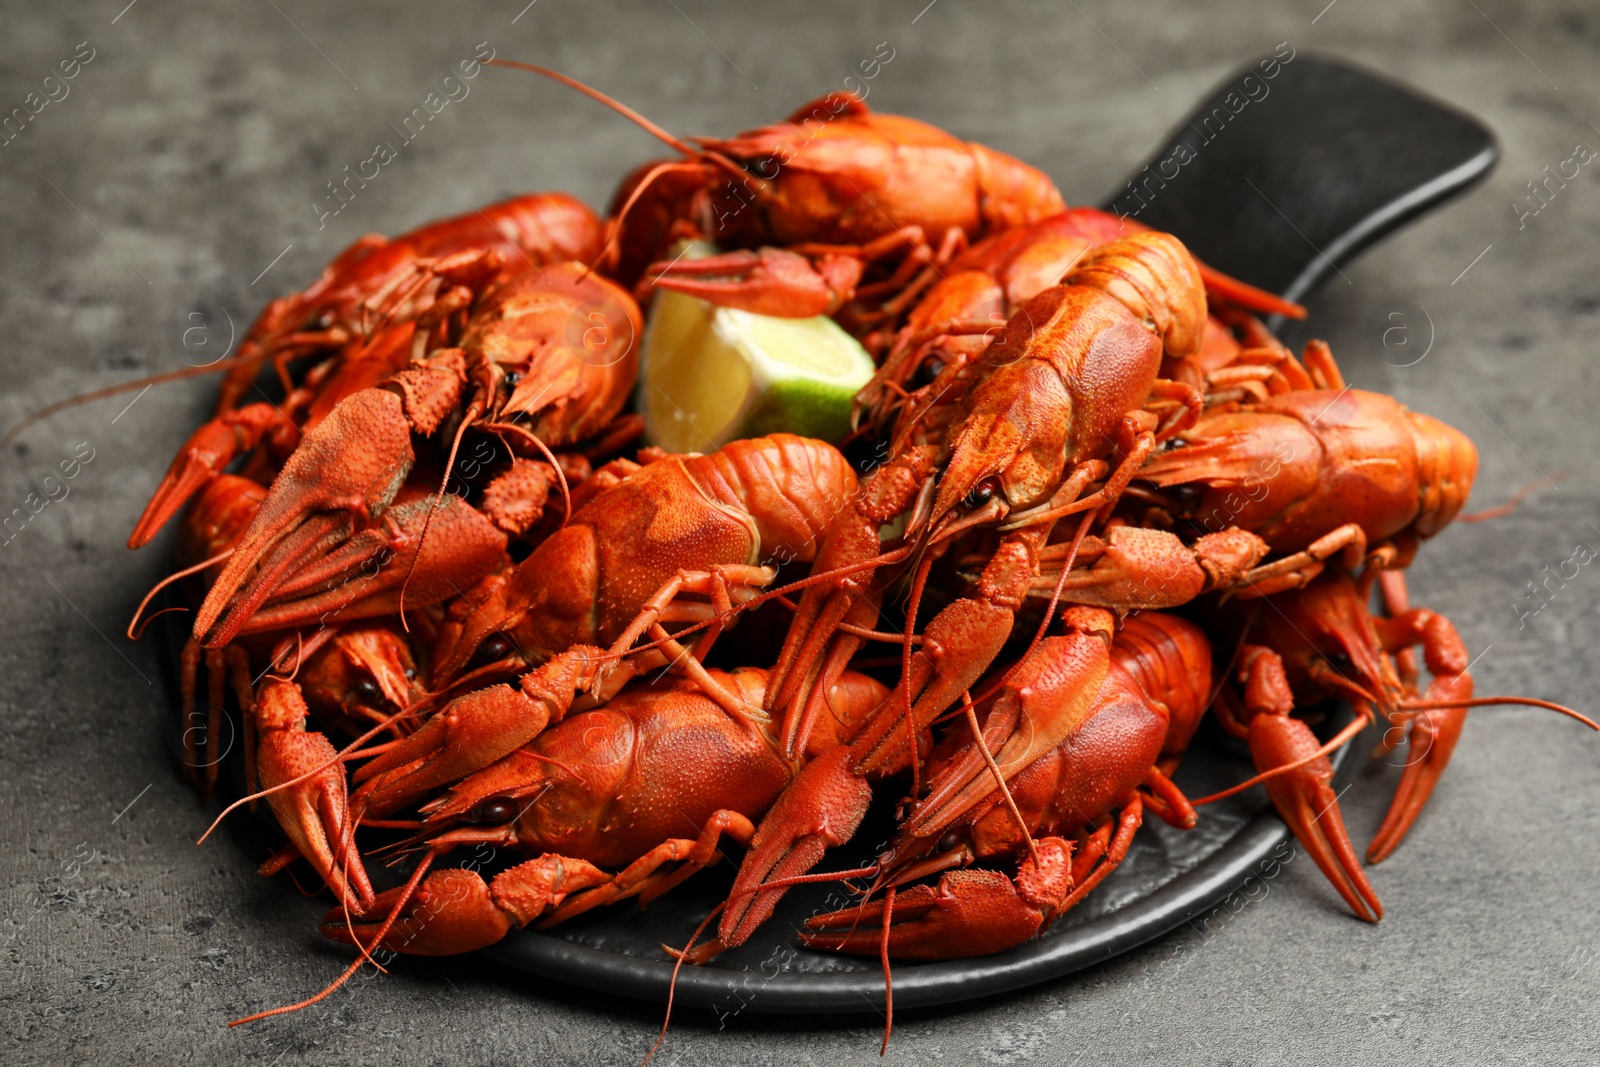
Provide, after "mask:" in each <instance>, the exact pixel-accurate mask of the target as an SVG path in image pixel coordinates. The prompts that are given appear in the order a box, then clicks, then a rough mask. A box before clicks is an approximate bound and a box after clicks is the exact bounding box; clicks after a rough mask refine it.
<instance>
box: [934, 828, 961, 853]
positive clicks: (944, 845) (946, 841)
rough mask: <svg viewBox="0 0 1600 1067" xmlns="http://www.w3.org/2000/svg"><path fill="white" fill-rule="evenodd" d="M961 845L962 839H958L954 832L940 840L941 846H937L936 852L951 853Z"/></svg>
mask: <svg viewBox="0 0 1600 1067" xmlns="http://www.w3.org/2000/svg"><path fill="white" fill-rule="evenodd" d="M960 843H961V841H960V839H959V838H957V837H956V835H955V831H954V830H952V831H950V832H949V833H947V834H945V835H944V836H943V837H941V838H939V844H938V845H937V846H936V848H935V851H938V852H949V851H951V850H952V849H954V848H955V847H956V846H957V845H959V844H960Z"/></svg>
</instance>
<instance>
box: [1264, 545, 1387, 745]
mask: <svg viewBox="0 0 1600 1067" xmlns="http://www.w3.org/2000/svg"><path fill="white" fill-rule="evenodd" d="M1270 599H1271V600H1272V603H1273V605H1274V606H1275V607H1276V608H1277V609H1278V610H1277V611H1274V612H1271V613H1263V614H1262V616H1261V633H1262V635H1263V636H1264V637H1265V641H1264V643H1265V644H1266V645H1267V646H1268V647H1270V648H1272V649H1273V650H1274V651H1276V652H1277V653H1278V654H1279V655H1280V656H1282V658H1283V661H1284V666H1285V667H1286V668H1287V669H1288V671H1289V672H1290V681H1291V682H1292V683H1294V684H1296V685H1298V684H1300V683H1301V682H1304V681H1310V682H1312V683H1314V684H1317V685H1320V686H1321V687H1322V688H1324V689H1329V690H1332V691H1334V692H1338V693H1341V694H1342V695H1344V696H1347V697H1355V698H1356V699H1358V700H1359V699H1369V700H1372V701H1373V702H1374V703H1376V704H1377V705H1378V707H1379V710H1381V711H1383V712H1384V713H1388V712H1390V711H1393V710H1394V703H1395V701H1396V700H1398V699H1399V698H1400V697H1401V696H1403V695H1404V693H1403V687H1402V686H1401V684H1400V680H1399V678H1398V676H1397V675H1396V674H1395V669H1394V664H1393V662H1392V661H1391V660H1390V658H1389V656H1388V655H1387V654H1386V653H1385V652H1384V651H1383V646H1382V644H1381V643H1380V641H1379V638H1378V631H1377V627H1376V625H1375V624H1374V622H1373V618H1372V611H1371V609H1370V608H1369V607H1368V605H1367V600H1366V597H1365V596H1364V595H1363V593H1362V592H1361V591H1360V590H1359V589H1358V588H1357V586H1356V583H1355V581H1354V580H1353V579H1351V577H1350V574H1349V572H1347V571H1345V570H1344V569H1343V568H1341V567H1329V568H1328V569H1326V570H1325V571H1323V572H1322V573H1321V574H1320V575H1318V576H1317V577H1316V578H1315V579H1313V580H1312V581H1311V583H1310V584H1308V585H1307V586H1305V588H1303V589H1297V590H1294V591H1292V592H1289V593H1281V594H1279V595H1277V596H1274V597H1272V598H1270Z"/></svg>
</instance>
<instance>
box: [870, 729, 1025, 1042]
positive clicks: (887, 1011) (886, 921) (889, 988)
mask: <svg viewBox="0 0 1600 1067" xmlns="http://www.w3.org/2000/svg"><path fill="white" fill-rule="evenodd" d="M979 744H982V741H980V742H979ZM1002 788H1004V787H1003V786H1002ZM1028 845H1029V847H1030V848H1031V847H1032V846H1033V839H1032V838H1031V837H1030V838H1029V839H1028ZM893 922H894V886H893V885H891V886H889V888H888V889H887V890H885V891H884V894H883V934H882V936H881V937H880V938H879V941H878V959H879V960H880V961H881V962H882V963H883V1044H882V1045H881V1046H879V1048H878V1055H879V1056H880V1057H882V1056H887V1055H888V1054H889V1035H890V1034H893V1033H894V976H893V972H892V969H891V968H890V966H889V926H890V924H891V923H893Z"/></svg>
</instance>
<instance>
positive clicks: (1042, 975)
mask: <svg viewBox="0 0 1600 1067" xmlns="http://www.w3.org/2000/svg"><path fill="white" fill-rule="evenodd" d="M1349 716H1350V712H1349V709H1348V708H1346V707H1343V706H1340V707H1339V708H1338V709H1337V710H1336V711H1335V713H1334V714H1332V715H1330V716H1329V717H1328V719H1327V720H1326V721H1325V722H1324V723H1322V724H1321V725H1320V726H1319V728H1318V731H1317V732H1318V733H1319V734H1322V735H1323V736H1329V734H1330V731H1332V730H1337V729H1338V728H1339V727H1341V726H1343V725H1344V724H1345V723H1347V722H1348V721H1349ZM1348 752H1349V746H1345V748H1344V749H1341V750H1340V751H1339V752H1338V753H1336V754H1335V756H1334V757H1333V759H1334V763H1335V766H1336V767H1337V768H1338V769H1339V770H1340V771H1343V770H1344V765H1345V763H1346V762H1347V761H1346V760H1345V759H1344V757H1345V756H1346V755H1347V754H1348ZM1254 773H1255V768H1254V766H1253V765H1252V764H1251V762H1250V758H1249V755H1248V753H1247V752H1246V751H1245V750H1244V747H1243V745H1242V744H1239V743H1237V742H1235V741H1233V740H1232V739H1231V738H1229V737H1227V736H1226V735H1224V734H1223V733H1222V732H1221V731H1220V730H1216V729H1214V728H1210V727H1209V726H1208V728H1206V729H1204V730H1202V731H1201V733H1200V735H1199V736H1198V737H1197V738H1196V739H1195V742H1194V744H1193V746H1191V748H1190V751H1189V754H1188V755H1187V756H1186V757H1185V758H1184V762H1183V765H1182V766H1181V767H1180V768H1179V771H1178V774H1177V781H1178V784H1179V785H1180V786H1181V787H1182V788H1183V789H1184V791H1185V792H1186V793H1187V794H1188V795H1189V796H1193V797H1199V796H1203V795H1206V794H1209V793H1211V792H1214V791H1216V790H1220V789H1224V788H1226V787H1227V786H1229V785H1232V784H1233V783H1235V782H1239V781H1241V780H1243V779H1245V778H1248V777H1249V776H1250V775H1252V774H1254ZM1264 794H1265V790H1263V789H1260V788H1257V789H1253V790H1249V791H1247V792H1245V793H1243V794H1239V795H1237V796H1234V797H1230V798H1228V799H1226V800H1223V801H1219V802H1217V803H1215V804H1211V805H1208V806H1207V807H1205V808H1202V809H1200V816H1201V817H1200V825H1199V826H1197V827H1195V829H1193V830H1189V831H1180V830H1174V829H1172V828H1171V827H1169V826H1167V825H1166V824H1165V823H1162V822H1160V821H1159V820H1157V819H1153V818H1150V819H1146V821H1145V823H1144V826H1143V827H1141V828H1140V830H1139V833H1138V835H1137V836H1136V837H1135V839H1134V843H1133V847H1132V848H1131V849H1130V850H1129V852H1128V856H1127V858H1126V859H1125V860H1124V861H1123V863H1122V865H1121V866H1120V867H1119V868H1118V869H1117V870H1116V871H1114V872H1113V873H1112V874H1111V875H1110V876H1109V877H1108V878H1107V879H1106V880H1105V881H1104V882H1102V883H1101V884H1100V886H1099V887H1098V888H1097V889H1096V890H1095V891H1094V892H1093V893H1091V894H1089V895H1088V896H1087V897H1086V898H1084V900H1083V902H1082V903H1081V904H1079V905H1078V906H1077V907H1076V908H1074V909H1073V910H1072V911H1070V912H1068V913H1067V914H1066V915H1065V916H1063V917H1062V918H1061V920H1060V921H1058V922H1057V923H1055V924H1054V925H1053V926H1051V927H1050V928H1049V929H1047V930H1045V931H1044V933H1043V934H1041V935H1040V936H1039V937H1038V938H1036V939H1034V940H1032V941H1029V942H1027V943H1026V944H1024V945H1021V946H1019V947H1017V948H1015V949H1012V950H1010V951H1008V952H1002V953H999V954H996V955H993V956H983V957H977V958H973V959H959V960H948V961H943V962H939V963H910V962H897V963H896V964H895V965H894V1002H895V1006H896V1007H902V1008H921V1007H928V1006H931V1005H938V1004H953V1003H956V1002H958V1001H962V1000H971V999H975V998H978V997H986V996H992V995H994V994H996V993H1004V992H1007V991H1009V990H1013V989H1020V988H1022V987H1024V986H1029V985H1033V984H1035V983H1038V982H1042V981H1046V980H1048V979H1051V978H1059V977H1060V976H1062V975H1065V974H1070V973H1071V972H1073V971H1076V970H1079V969H1080V968H1083V967H1088V966H1090V965H1092V964H1095V963H1100V962H1102V961H1104V960H1107V959H1110V958H1111V957H1112V956H1115V955H1117V954H1118V953H1120V952H1125V951H1127V950H1128V949H1130V948H1133V947H1134V946H1136V945H1141V944H1143V943H1144V942H1146V941H1150V940H1152V939H1153V938H1157V937H1160V936H1161V935H1162V934H1164V933H1166V932H1167V931H1169V930H1172V929H1173V928H1175V927H1177V926H1179V925H1181V924H1182V923H1184V922H1185V921H1186V920H1188V919H1190V918H1192V917H1194V916H1196V915H1200V914H1203V913H1205V912H1207V911H1209V910H1210V909H1211V908H1213V907H1215V906H1216V905H1217V904H1218V903H1220V902H1221V901H1222V900H1223V899H1224V898H1225V897H1227V896H1228V895H1229V894H1230V893H1232V892H1233V891H1234V890H1236V889H1238V888H1239V887H1240V886H1241V885H1243V884H1244V882H1245V880H1246V879H1247V878H1249V876H1250V875H1251V874H1252V873H1254V874H1257V875H1260V874H1261V873H1262V872H1263V870H1264V869H1266V868H1269V867H1270V866H1271V864H1272V862H1273V861H1274V858H1277V859H1282V858H1283V855H1284V853H1282V852H1281V851H1279V846H1280V845H1281V844H1282V843H1283V842H1285V841H1286V840H1288V838H1289V831H1288V828H1287V827H1286V826H1285V825H1284V823H1283V822H1282V820H1280V819H1279V818H1278V816H1277V814H1276V812H1274V811H1273V810H1272V807H1271V804H1270V803H1269V802H1268V801H1267V799H1266V798H1265V795H1264ZM882 800H883V798H882V797H881V796H880V803H877V804H874V806H873V814H870V815H869V816H868V818H867V821H866V822H865V823H864V824H863V825H862V827H861V829H860V831H859V832H858V833H857V835H856V838H855V841H854V842H852V843H851V844H850V845H848V846H846V847H844V848H841V849H838V850H836V851H835V852H834V853H832V854H830V857H829V860H828V861H827V864H826V865H827V866H829V867H831V868H832V869H834V870H846V869H849V868H852V867H855V866H858V865H861V864H866V863H870V862H871V861H872V859H873V857H874V856H876V855H877V852H878V848H879V847H881V845H882V844H883V843H885V842H887V840H888V839H889V836H890V834H891V833H892V832H893V825H892V823H891V822H890V821H889V819H888V815H887V813H886V811H885V809H887V808H889V807H891V805H889V804H886V803H882V802H881V801H882ZM737 861H738V857H737V856H733V857H730V862H729V863H725V864H722V865H720V866H719V867H718V868H713V869H712V870H709V871H706V872H704V873H702V874H700V875H697V876H696V877H695V878H694V879H692V880H690V881H689V882H687V883H685V884H684V885H682V886H680V887H679V888H678V889H676V890H674V891H673V892H672V893H670V894H668V895H667V896H665V897H663V898H661V899H660V900H658V901H656V902H655V903H654V904H652V905H651V906H650V908H649V909H648V910H646V911H640V910H638V909H636V908H632V907H626V906H623V907H618V908H614V909H612V910H610V911H604V912H602V913H599V914H593V913H591V915H588V916H580V917H579V918H577V919H574V920H573V921H571V922H569V923H567V924H564V925H563V926H559V927H556V928H554V929H552V930H549V931H545V932H535V931H531V930H523V931H514V932H513V933H512V934H511V935H510V936H508V937H507V938H506V939H505V940H504V941H502V942H501V943H500V944H498V945H496V946H494V947H493V948H490V949H486V950H485V951H484V953H483V954H484V955H485V956H487V957H489V958H490V959H492V960H494V961H496V962H497V963H501V964H504V965H505V966H507V967H511V968H513V969H515V970H519V971H524V972H526V973H528V974H530V975H535V976H538V977H540V978H546V979H550V980H553V981H560V982H566V983H570V984H572V985H577V986H583V987H585V988H589V989H595V990H600V991H603V992H607V993H616V994H621V995H624V996H630V997H638V998H641V999H646V1000H655V1001H661V1002H665V1000H666V998H667V990H668V986H669V984H670V982H671V979H672V969H673V961H672V960H671V959H670V958H669V957H668V956H667V955H666V953H665V952H663V951H662V948H661V946H662V945H663V944H668V945H673V946H675V947H682V946H684V945H685V944H687V942H688V940H689V938H690V936H691V935H692V934H693V933H694V932H695V929H696V927H698V926H699V925H700V923H701V921H702V920H704V919H705V917H706V916H707V915H708V914H710V912H711V909H712V908H713V907H715V906H716V905H717V904H718V903H720V902H721V901H722V900H723V899H724V898H725V897H726V895H727V891H728V887H729V886H730V884H731V882H732V875H733V870H734V869H735V867H736V864H737ZM1267 877H1271V875H1270V874H1268V875H1267ZM850 903H851V899H850V898H849V897H848V896H847V895H846V894H845V893H844V892H843V891H842V889H841V887H840V886H839V885H837V884H828V883H821V884H816V885H805V886H797V887H795V888H794V889H792V890H790V892H789V893H788V895H787V896H785V897H784V899H783V901H782V903H781V904H780V905H779V907H778V911H777V914H776V915H774V916H773V918H772V919H771V920H770V921H768V922H767V924H766V925H765V926H763V927H762V928H761V929H760V930H758V931H757V932H756V934H755V936H754V937H753V938H752V939H751V941H750V942H749V943H747V944H745V945H742V946H740V947H739V948H737V949H735V950H733V951H730V952H727V953H724V954H723V955H722V956H720V957H718V958H717V959H715V960H713V961H712V962H711V963H709V964H707V965H705V966H702V967H684V968H682V970H681V971H680V972H679V974H678V983H677V991H676V993H675V1003H678V1004H687V1005H694V1006H699V1007H709V1008H712V1009H715V1010H717V1011H736V1010H744V1009H749V1010H752V1011H760V1012H773V1013H783V1014H826V1013H845V1012H849V1013H855V1012H878V1011H881V1010H882V1005H883V972H882V970H881V968H880V967H879V964H878V961H877V960H876V959H875V958H867V957H857V956H843V955H839V954H836V953H832V952H819V951H813V950H810V949H806V948H802V947H800V945H799V939H798V937H797V932H798V930H799V929H800V928H801V924H802V923H803V922H804V920H805V919H807V918H808V917H810V916H812V915H816V914H819V913H821V912H824V911H830V910H832V909H834V908H838V907H844V906H848V905H849V904H850ZM713 932H714V931H713Z"/></svg>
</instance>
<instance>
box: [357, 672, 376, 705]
mask: <svg viewBox="0 0 1600 1067" xmlns="http://www.w3.org/2000/svg"><path fill="white" fill-rule="evenodd" d="M354 689H355V691H356V697H357V699H359V700H360V701H361V702H362V703H363V704H373V703H376V702H377V701H379V700H382V699H383V690H382V689H379V688H378V683H377V682H374V681H373V680H372V679H371V678H359V679H357V680H356V684H355V686H354Z"/></svg>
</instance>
